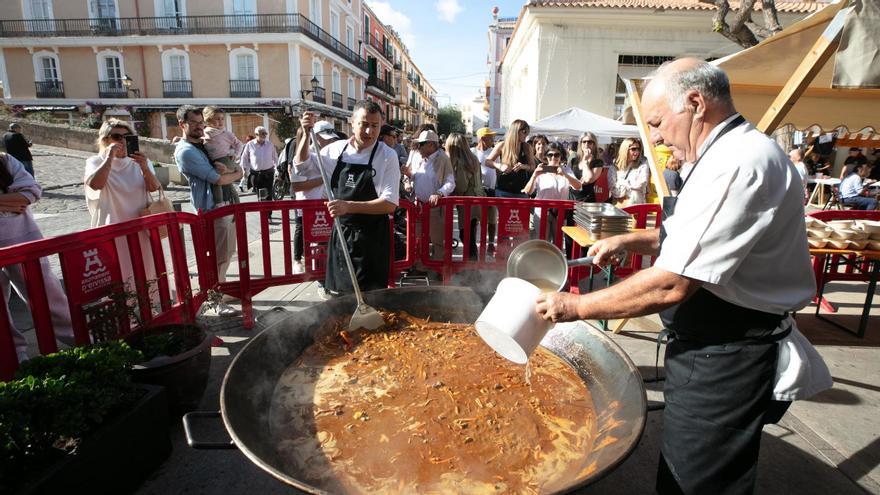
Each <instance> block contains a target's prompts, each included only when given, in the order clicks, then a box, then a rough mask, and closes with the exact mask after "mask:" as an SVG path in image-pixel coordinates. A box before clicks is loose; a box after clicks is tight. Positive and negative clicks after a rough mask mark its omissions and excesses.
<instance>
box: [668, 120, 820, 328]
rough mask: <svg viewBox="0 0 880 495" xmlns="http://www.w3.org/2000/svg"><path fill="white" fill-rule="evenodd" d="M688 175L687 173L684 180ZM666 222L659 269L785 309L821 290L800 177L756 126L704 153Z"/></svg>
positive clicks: (742, 301) (761, 306) (753, 303)
mask: <svg viewBox="0 0 880 495" xmlns="http://www.w3.org/2000/svg"><path fill="white" fill-rule="evenodd" d="M734 117H735V116H733V117H731V118H730V119H728V120H727V121H726V122H729V121H731V120H733V118H734ZM726 122H725V123H722V124H719V125H718V126H717V127H716V128H715V129H714V130H713V132H712V134H710V136H709V137H708V138H707V139H706V141H705V143H704V148H705V146H706V145H708V143H711V142H712V140H713V139H714V137H715V135H717V134H718V133H719V132H720V131H721V129H722V128H723V127H724V126H725V125H726ZM700 151H701V153H702V152H703V150H700ZM689 173H690V170H683V171H682V177H683V178H684V177H688V174H689ZM664 227H665V229H666V233H667V237H666V239H665V241H664V243H663V247H662V250H661V253H660V256H659V257H658V258H657V261H656V263H655V266H657V267H658V268H662V269H663V270H667V271H669V272H673V273H677V274H680V275H683V276H685V277H689V278H693V279H696V280H701V281H703V282H704V285H703V287H705V288H706V289H707V290H709V291H711V292H712V293H713V294H715V295H716V296H718V297H720V298H721V299H723V300H725V301H728V302H731V303H734V304H737V305H740V306H743V307H746V308H752V309H757V310H760V311H764V312H768V313H775V314H782V313H784V312H786V311H794V310H798V309H801V308H803V307H804V306H806V305H807V303H809V302H810V300H811V299H812V297H813V296H814V295H815V293H816V286H815V280H814V278H813V271H812V268H811V264H810V255H809V251H808V247H807V238H806V230H805V229H804V207H803V187H802V185H801V179H800V176H799V175H798V173H797V171H796V170H795V168H794V165H792V163H791V161H790V160H789V159H788V157H787V156H786V155H785V153H784V152H783V151H782V150H781V149H780V148H779V146H778V145H777V144H776V143H775V142H773V141H772V140H771V139H770V138H768V137H767V136H766V135H764V134H763V133H761V132H760V131H758V130H757V129H755V127H754V126H752V125H751V124H748V123H746V124H742V125H740V126H738V127H736V128H735V129H733V130H731V131H730V132H728V133H727V134H725V135H724V136H723V137H722V138H721V139H719V140H718V142H717V143H715V144H714V145H713V146H711V147H710V148H709V149H708V151H705V156H704V157H703V158H702V159H701V160H700V162H699V163H698V164H697V166H696V167H695V168H694V169H693V174H692V175H691V176H690V178H689V180H688V182H687V184H686V185H685V187H684V188H683V189H682V191H681V193H680V194H679V196H678V200H677V203H676V206H675V214H674V215H672V216H671V217H669V218H668V219H667V220H666V221H665V222H664Z"/></svg>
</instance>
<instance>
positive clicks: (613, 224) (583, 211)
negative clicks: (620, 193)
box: [574, 203, 632, 239]
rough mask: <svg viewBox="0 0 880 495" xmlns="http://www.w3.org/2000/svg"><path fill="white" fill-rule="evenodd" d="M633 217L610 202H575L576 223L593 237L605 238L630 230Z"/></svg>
mask: <svg viewBox="0 0 880 495" xmlns="http://www.w3.org/2000/svg"><path fill="white" fill-rule="evenodd" d="M631 219H632V217H631V216H630V214H629V213H627V212H625V211H623V210H621V209H620V208H617V207H615V206H614V205H610V204H608V203H575V205H574V223H575V224H577V225H578V226H579V227H581V228H583V229H584V230H586V231H587V232H589V233H590V236H592V237H593V239H604V238H606V237H611V236H614V235H618V234H625V233H626V232H629V227H630V222H631Z"/></svg>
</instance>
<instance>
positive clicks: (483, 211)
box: [417, 196, 574, 283]
mask: <svg viewBox="0 0 880 495" xmlns="http://www.w3.org/2000/svg"><path fill="white" fill-rule="evenodd" d="M418 207H419V217H420V218H421V222H420V223H421V235H420V236H419V240H418V241H417V242H418V244H419V246H418V253H419V258H420V260H421V263H422V265H424V266H425V267H426V268H430V269H432V270H436V271H437V272H438V273H440V276H441V278H442V280H443V283H449V281H450V279H451V277H452V275H453V274H455V273H458V272H460V271H462V270H479V269H490V270H499V269H500V270H504V269H505V265H506V263H507V257H508V255H509V254H510V251H512V250H513V248H514V247H516V245H517V244H519V243H520V242H522V241H524V240H528V239H529V238H530V236H532V233H531V232H530V228H529V225H530V217H531V212H532V210H533V209H535V210H538V211H540V212H541V214H540V222H539V223H538V225H537V226H536V231H535V233H534V235H535V236H536V238H539V239H545V240H546V239H548V238H549V233H550V232H548V231H549V224H550V218H551V216H553V215H555V218H556V219H557V220H556V224H555V226H554V229H553V231H552V233H553V234H554V236H553V243H554V244H555V245H556V247H558V248H560V249H564V248H563V239H562V227H563V226H564V225H565V216H566V213H567V212H568V211H570V210H572V209H573V208H574V202H573V201H549V200H534V199H509V198H486V197H481V198H480V197H471V196H450V197H446V198H443V199H441V200H440V203H439V204H438V206H436V207H435V208H441V209H442V211H443V240H442V244H443V258H440V259H437V258H431V257H430V256H429V253H430V246H429V244H430V240H431V239H430V232H431V210H432V208H429V207H428V206H427V205H426V204H424V203H420V204H419V205H418ZM490 207H494V208H496V209H497V210H498V239H497V242H496V251H495V256H494V257H493V259H491V260H490V259H489V257H488V256H487V253H486V250H487V246H488V244H489V239H488V218H489V209H490ZM475 209H476V210H478V212H479V213H478V215H477V218H478V222H479V224H480V229H479V231H478V232H477V242H478V248H477V253H475V254H476V256H472V253H471V252H470V240H471V239H470V237H471V233H470V228H468V226H467V222H465V221H459V227H460V228H462V229H463V234H462V236H461V237H462V239H461V242H462V245H463V246H462V247H463V249H462V256H461V258H460V259H457V258H456V257H453V252H452V251H453V250H452V247H453V238H455V237H456V236H457V235H458V232H453V215H458V214H459V213H456V210H459V211H460V218H465V219H469V218H470V216H471V212H472V211H474V210H475Z"/></svg>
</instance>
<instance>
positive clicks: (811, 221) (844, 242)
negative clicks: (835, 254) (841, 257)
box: [805, 217, 880, 250]
mask: <svg viewBox="0 0 880 495" xmlns="http://www.w3.org/2000/svg"><path fill="white" fill-rule="evenodd" d="M805 222H806V228H807V241H808V242H809V243H810V247H812V248H818V249H821V248H830V249H856V250H861V249H870V250H880V222H875V221H871V220H832V221H830V222H828V223H825V222H822V221H820V220H817V219H815V218H812V217H806V218H805Z"/></svg>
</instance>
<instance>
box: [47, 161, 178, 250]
mask: <svg viewBox="0 0 880 495" xmlns="http://www.w3.org/2000/svg"><path fill="white" fill-rule="evenodd" d="M31 151H32V153H33V155H34V173H35V174H36V176H37V181H38V182H39V183H40V186H41V187H42V188H43V198H42V199H41V200H40V201H38V202H37V203H35V204H34V205H33V206H31V211H32V212H33V213H35V214H37V218H38V219H44V218H48V217H47V216H46V215H61V214H69V213H77V212H80V213H82V215H77V216H83V218H84V220H82V221H77V219H76V218H70V219H69V220H73V222H72V223H69V224H68V225H69V228H68V230H67V231H56V230H55V229H54V228H52V229H51V230H52V232H46V230H43V235H45V236H47V237H48V236H49V235H61V234H67V233H70V232H76V231H78V230H82V228H87V227H88V224H89V218H88V209H87V208H86V201H85V193H84V191H83V174H84V171H85V166H86V160H87V159H88V158H89V157H90V156H93V155H94V153H88V152H84V151H78V150H69V149H65V148H56V147H54V146H44V145H34V147H33V148H32V149H31ZM166 194H167V195H168V198H169V199H171V200H172V201H188V200H189V188H187V187H181V186H175V185H169V187H168V188H166ZM82 222H85V223H84V224H83V223H82ZM38 223H40V222H38ZM61 226H62V225H59V227H61ZM40 227H41V229H42V228H43V225H40ZM62 228H63V227H62Z"/></svg>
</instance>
